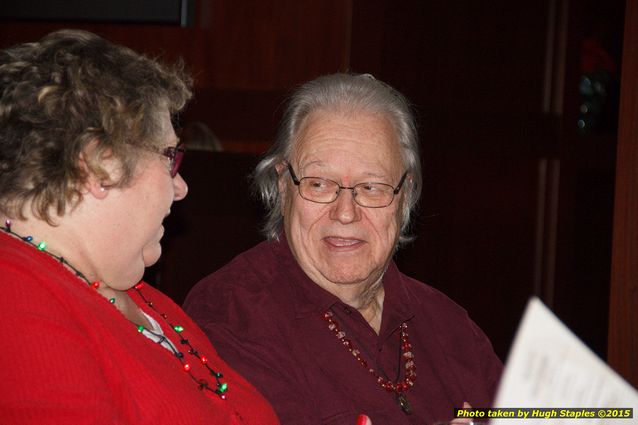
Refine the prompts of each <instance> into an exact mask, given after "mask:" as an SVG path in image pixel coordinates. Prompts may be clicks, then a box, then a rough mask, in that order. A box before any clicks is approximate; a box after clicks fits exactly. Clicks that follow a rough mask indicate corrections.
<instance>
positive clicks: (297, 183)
mask: <svg viewBox="0 0 638 425" xmlns="http://www.w3.org/2000/svg"><path fill="white" fill-rule="evenodd" d="M287 167H288V172H289V173H290V178H291V179H292V182H293V183H294V184H295V186H297V190H298V191H299V196H301V197H302V198H303V199H305V200H306V201H310V202H315V203H317V204H332V203H333V202H334V201H336V200H337V199H338V198H339V194H340V193H341V189H347V190H351V191H352V194H353V195H354V196H353V199H354V202H356V203H357V205H359V206H360V207H363V208H386V207H389V206H390V205H392V202H394V197H395V196H396V195H397V194H398V193H399V192H400V191H401V187H402V186H403V183H405V179H406V177H407V176H408V171H407V170H406V171H405V172H404V173H403V175H402V176H401V180H399V184H397V186H396V187H393V186H392V185H391V184H387V183H380V182H363V183H358V184H356V185H354V186H350V187H348V186H341V185H340V184H339V183H337V182H336V181H334V180H330V179H325V178H323V177H314V176H306V177H302V178H301V179H298V178H297V175H296V174H295V172H294V170H293V169H292V165H290V163H289V162H288V163H287ZM304 179H319V180H325V181H329V182H332V183H334V184H336V185H337V188H338V189H337V192H336V194H335V198H334V199H333V200H332V201H329V202H321V201H315V200H312V199H308V198H306V197H304V196H303V195H302V194H301V186H300V185H301V181H302V180H304ZM371 183H374V184H382V185H384V186H388V187H391V188H392V189H393V190H392V199H391V200H390V203H388V204H387V205H381V206H378V207H371V206H367V205H361V204H360V203H359V201H357V196H356V195H357V192H356V187H357V186H359V185H365V184H371Z"/></svg>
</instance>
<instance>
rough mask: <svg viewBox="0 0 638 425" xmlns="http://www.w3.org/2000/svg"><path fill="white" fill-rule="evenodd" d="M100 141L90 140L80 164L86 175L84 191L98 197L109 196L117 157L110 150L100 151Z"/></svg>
mask: <svg viewBox="0 0 638 425" xmlns="http://www.w3.org/2000/svg"><path fill="white" fill-rule="evenodd" d="M98 145H99V141H98V140H97V139H94V140H92V141H90V142H89V143H88V144H87V145H86V146H85V147H84V149H82V151H81V152H80V155H79V158H78V165H79V167H80V168H81V169H82V171H83V172H84V175H85V176H86V178H85V180H84V182H83V183H82V190H81V192H82V193H85V194H87V195H88V194H90V195H92V196H93V197H95V198H96V199H104V198H106V197H107V195H108V192H109V187H110V184H111V178H110V175H112V173H113V172H115V168H116V167H115V162H116V161H115V158H113V156H112V155H111V154H110V151H108V152H98Z"/></svg>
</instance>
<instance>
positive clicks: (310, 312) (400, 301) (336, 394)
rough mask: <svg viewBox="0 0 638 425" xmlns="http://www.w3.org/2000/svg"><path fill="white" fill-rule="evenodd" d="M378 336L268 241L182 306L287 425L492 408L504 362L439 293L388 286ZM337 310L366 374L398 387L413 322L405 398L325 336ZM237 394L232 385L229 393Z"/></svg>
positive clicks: (422, 418) (382, 424) (401, 419)
mask: <svg viewBox="0 0 638 425" xmlns="http://www.w3.org/2000/svg"><path fill="white" fill-rule="evenodd" d="M383 285H384V290H385V298H384V302H383V316H382V322H381V329H380V332H379V334H378V335H377V334H376V333H375V331H374V330H373V329H372V328H371V327H370V325H369V324H368V323H367V322H366V321H365V319H364V318H363V317H362V316H361V315H360V314H359V312H358V311H357V310H355V309H352V308H350V307H349V306H347V305H346V304H344V303H342V302H341V301H340V300H339V299H338V298H337V297H335V296H334V295H332V294H331V293H329V292H327V291H325V290H324V289H322V288H321V287H319V286H318V285H316V284H315V283H313V282H312V281H311V280H310V279H309V278H308V277H307V276H306V275H305V273H304V272H303V271H302V270H301V268H300V267H299V265H298V264H297V262H296V260H295V259H294V257H293V255H292V253H291V252H290V249H289V247H288V244H287V242H286V240H285V238H284V237H282V238H281V241H280V242H263V243H261V244H259V245H257V246H256V247H254V248H252V249H251V250H248V251H246V252H245V253H243V254H241V255H239V256H238V257H236V258H235V259H234V260H233V261H232V262H230V263H229V264H227V265H226V266H224V267H223V268H222V269H220V270H218V271H217V272H215V273H213V274H212V275H210V276H208V277H206V278H205V279H203V280H202V281H201V282H199V283H198V284H197V285H196V287H195V288H193V290H192V291H191V292H190V294H189V296H188V297H187V299H186V302H185V304H184V308H185V310H186V311H187V313H189V314H190V315H191V316H192V317H193V319H195V321H196V322H197V323H198V324H199V325H200V326H201V327H202V328H203V329H204V331H205V332H206V333H207V335H208V336H209V338H210V339H211V340H212V342H213V344H214V345H215V348H216V349H217V351H218V352H219V354H220V355H221V356H222V357H223V358H224V359H225V360H226V361H227V362H228V363H229V364H230V365H231V366H232V367H233V368H234V369H235V370H237V371H238V372H240V373H241V374H242V375H244V377H246V379H248V380H249V381H250V382H251V383H252V384H253V385H255V386H256V387H257V388H258V389H259V391H260V392H261V393H262V394H263V395H264V396H266V398H267V399H268V400H269V401H270V402H271V403H272V405H273V406H274V408H275V410H276V412H277V414H278V415H279V418H280V420H281V422H282V423H283V424H290V425H293V424H294V425H304V424H307V425H315V424H317V425H318V424H344V425H354V424H355V421H356V416H357V414H359V413H365V414H367V415H368V416H370V418H371V419H372V422H373V424H374V425H402V424H415V425H416V424H418V425H424V424H431V423H433V422H434V421H437V420H449V419H451V418H452V417H453V414H454V412H453V409H454V407H462V404H463V402H464V401H467V402H469V403H470V404H471V405H472V406H473V407H487V406H488V405H489V404H490V402H491V399H492V397H493V396H494V393H495V391H496V386H497V383H498V379H499V377H500V373H501V370H502V364H501V362H500V360H499V359H498V358H497V356H496V355H495V354H494V351H493V350H492V346H491V344H490V342H489V341H488V339H487V337H486V336H485V335H484V334H483V332H482V331H481V330H480V329H479V328H478V326H477V325H476V324H475V323H474V322H473V321H472V320H471V319H470V318H469V317H468V316H467V313H466V312H465V310H463V309H462V308H461V307H459V306H458V305H457V304H455V303H454V302H453V301H451V300H450V299H449V298H447V297H446V296H445V295H443V294H442V293H440V292H439V291H437V290H436V289H434V288H432V287H430V286H428V285H426V284H424V283H422V282H419V281H416V280H414V279H411V278H410V277H407V276H405V275H404V274H402V273H400V272H399V270H398V269H397V267H396V265H395V264H394V263H393V262H392V263H391V264H390V265H389V267H388V270H387V272H386V273H385V275H384V277H383ZM327 310H331V311H332V312H333V314H334V317H335V319H336V320H337V321H338V323H339V325H340V327H341V329H343V330H344V331H345V332H346V334H347V336H346V337H347V338H348V339H350V340H351V341H352V343H353V344H354V346H355V347H356V348H357V349H359V350H360V352H361V355H362V356H363V358H364V359H365V361H366V362H367V364H368V366H369V367H372V368H374V369H375V370H377V372H378V373H379V374H380V375H381V376H385V377H387V378H389V379H390V380H391V381H393V382H396V381H397V380H398V379H402V378H403V377H404V376H405V368H404V362H403V361H402V360H401V348H400V338H399V334H400V326H401V324H402V323H403V322H407V324H408V333H409V337H410V342H411V343H412V346H413V347H412V349H411V351H412V353H414V357H415V358H414V361H415V363H416V373H417V378H416V382H415V384H414V386H413V387H412V388H410V389H409V390H408V391H407V393H406V397H407V399H408V400H409V402H410V404H411V406H412V410H413V413H412V414H411V415H406V414H405V413H404V412H403V410H402V409H401V407H400V406H399V404H398V402H397V399H396V395H395V394H393V393H391V392H388V391H386V390H384V389H383V388H381V386H379V384H378V383H377V381H376V379H375V378H374V377H373V376H372V375H371V374H370V372H369V371H368V370H367V369H365V368H364V367H363V366H362V365H361V364H360V363H359V362H358V361H357V360H356V359H355V358H354V357H353V355H352V354H351V353H350V352H349V351H348V350H347V349H346V348H345V347H344V346H343V344H342V343H341V342H340V341H339V340H338V339H337V338H336V337H335V334H334V333H333V332H331V331H330V330H329V329H328V324H327V323H326V322H325V321H324V320H323V314H324V312H326V311H327ZM229 385H231V386H232V383H229Z"/></svg>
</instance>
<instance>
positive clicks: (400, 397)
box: [397, 393, 412, 415]
mask: <svg viewBox="0 0 638 425" xmlns="http://www.w3.org/2000/svg"><path fill="white" fill-rule="evenodd" d="M397 402H398V403H399V406H401V410H403V413H405V414H406V415H411V414H412V405H411V404H410V402H409V401H408V399H407V397H406V396H405V394H403V393H399V394H397Z"/></svg>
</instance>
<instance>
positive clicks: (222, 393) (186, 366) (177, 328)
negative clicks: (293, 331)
mask: <svg viewBox="0 0 638 425" xmlns="http://www.w3.org/2000/svg"><path fill="white" fill-rule="evenodd" d="M0 229H2V230H4V232H5V233H8V234H10V235H13V236H15V237H16V238H19V239H20V240H22V241H24V242H26V243H27V244H29V245H31V246H33V247H34V248H36V249H38V250H39V251H41V252H43V253H45V254H47V255H49V256H50V257H52V258H54V259H56V260H57V261H59V262H60V264H62V265H64V266H66V267H68V268H70V269H71V270H73V272H74V273H75V276H77V277H78V278H80V279H81V280H83V281H84V282H86V283H87V284H88V285H89V286H90V287H92V288H93V289H95V290H97V289H98V288H99V287H100V282H99V281H94V282H91V281H90V280H89V279H88V278H87V277H86V276H85V275H84V274H83V273H82V272H81V271H79V270H78V269H76V268H75V267H74V266H73V265H72V264H70V263H69V262H68V261H67V260H66V259H65V258H64V257H62V256H58V255H55V254H52V253H51V252H49V251H47V249H46V247H47V244H46V242H45V241H40V242H39V243H37V244H36V243H35V242H34V240H33V237H32V236H21V235H19V234H17V233H15V232H14V231H13V230H11V220H6V221H5V227H0ZM143 287H144V283H143V282H139V283H138V284H137V285H135V286H134V287H133V288H134V289H135V291H136V292H137V294H138V295H139V296H140V298H141V299H142V301H143V302H144V303H145V304H146V305H147V306H148V307H149V308H151V309H152V310H153V311H154V312H155V313H157V314H158V315H159V316H160V317H161V318H162V319H164V321H165V322H166V324H168V326H169V327H170V328H171V329H172V330H173V331H174V332H175V334H176V335H177V336H178V337H179V343H180V344H181V345H183V346H185V348H188V351H187V352H188V354H190V355H191V356H193V357H195V358H196V359H197V361H199V362H200V363H201V364H202V365H203V366H204V367H205V368H206V369H207V370H208V372H209V373H210V375H211V376H212V377H213V378H214V379H215V383H214V387H211V385H210V384H209V383H208V381H207V380H206V379H203V378H200V379H198V378H197V377H195V376H194V375H193V373H192V372H191V365H190V363H189V362H188V361H187V359H185V356H184V353H182V352H181V351H179V349H177V348H176V347H175V346H174V345H173V344H172V343H170V344H166V345H164V344H163V343H164V342H165V341H167V340H168V338H166V336H165V335H164V334H162V333H157V332H154V331H152V330H150V329H148V328H146V327H145V326H142V325H136V326H137V331H138V332H140V333H144V332H148V333H149V334H151V335H154V336H155V337H156V343H157V344H160V345H162V346H164V347H167V348H168V349H169V350H170V352H171V353H172V354H173V355H174V356H175V358H177V360H178V361H179V362H180V365H181V368H182V370H183V371H184V372H186V373H187V374H188V376H190V377H191V379H192V380H193V381H195V383H196V384H197V387H198V388H199V390H207V391H210V392H212V393H215V394H217V396H219V398H220V399H222V400H226V390H227V389H228V384H227V383H226V382H222V381H221V379H222V378H223V377H224V375H223V374H222V373H221V372H217V371H216V370H214V369H213V368H212V367H211V366H210V365H209V363H208V359H207V358H206V356H204V355H202V354H200V353H199V352H198V351H197V350H196V349H195V347H193V346H192V345H191V343H190V342H189V340H188V339H187V338H185V337H184V335H183V332H184V328H183V327H182V326H181V325H178V324H174V323H172V322H171V321H170V320H169V319H168V316H167V315H166V313H161V312H159V311H158V310H157V309H156V308H155V306H154V305H153V302H152V301H150V300H149V299H148V298H146V297H145V296H144V294H143V292H142V288H143ZM109 302H110V303H111V304H115V298H110V299H109ZM169 341H170V340H169Z"/></svg>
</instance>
